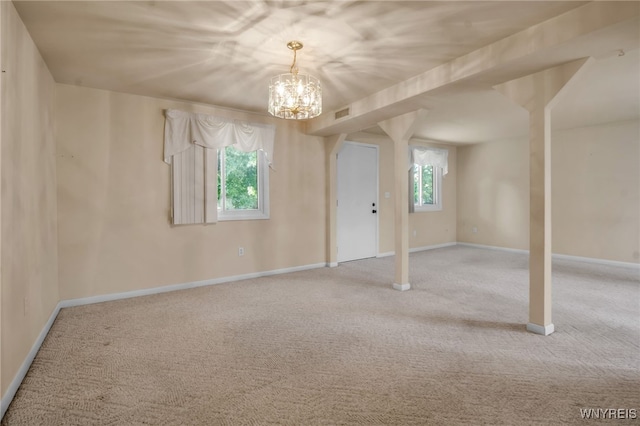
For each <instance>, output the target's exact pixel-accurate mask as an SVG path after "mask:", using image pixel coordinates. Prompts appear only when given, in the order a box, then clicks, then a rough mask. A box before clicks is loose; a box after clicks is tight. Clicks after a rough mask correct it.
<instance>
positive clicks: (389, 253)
mask: <svg viewBox="0 0 640 426" xmlns="http://www.w3.org/2000/svg"><path fill="white" fill-rule="evenodd" d="M457 244H458V243H456V242H455V241H454V242H451V243H442V244H433V245H430V246H421V247H414V248H410V249H409V253H416V252H419V251H426V250H434V249H439V248H444V247H451V246H455V245H457ZM395 254H396V252H395V251H386V252H384V253H378V254H377V255H376V257H377V258H380V257H389V256H395Z"/></svg>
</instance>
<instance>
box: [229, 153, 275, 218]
mask: <svg viewBox="0 0 640 426" xmlns="http://www.w3.org/2000/svg"><path fill="white" fill-rule="evenodd" d="M268 188H269V171H268V165H267V161H266V157H265V154H264V152H263V151H253V152H242V151H239V150H237V149H235V148H234V147H233V146H227V147H225V148H221V149H218V218H219V219H220V220H243V219H268V218H269V189H268Z"/></svg>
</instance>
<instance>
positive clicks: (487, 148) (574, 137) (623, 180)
mask: <svg viewBox="0 0 640 426" xmlns="http://www.w3.org/2000/svg"><path fill="white" fill-rule="evenodd" d="M551 143H552V163H551V164H552V170H551V175H552V205H551V208H552V226H553V236H552V245H553V252H554V253H560V254H567V255H572V256H583V257H591V258H598V259H606V260H613V261H620V262H636V263H637V262H639V260H640V259H639V250H640V249H639V247H638V246H639V241H640V211H639V210H640V171H639V164H640V122H639V121H626V122H619V123H610V124H606V125H599V126H591V127H585V128H577V129H571V130H563V131H555V132H553V134H552V142H551ZM458 173H459V176H458V181H459V183H458V241H460V242H469V243H476V244H486V245H492V246H500V247H510V248H517V249H525V250H527V249H528V248H529V247H528V241H529V238H528V232H529V230H528V227H529V195H528V194H529V187H528V186H529V153H528V140H527V139H526V138H519V139H514V140H504V141H496V142H491V143H485V144H478V145H473V146H467V147H464V148H460V149H459V150H458ZM473 227H477V233H475V234H474V233H473V232H472V228H473Z"/></svg>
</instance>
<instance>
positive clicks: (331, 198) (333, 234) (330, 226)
mask: <svg viewBox="0 0 640 426" xmlns="http://www.w3.org/2000/svg"><path fill="white" fill-rule="evenodd" d="M346 137H347V134H346V133H340V134H337V135H333V136H327V137H325V138H324V141H325V144H324V147H325V157H326V158H325V160H326V162H327V168H326V170H327V265H328V266H330V267H332V268H333V267H335V266H338V251H337V249H336V248H337V247H338V228H337V222H338V221H337V216H338V212H337V208H336V204H337V201H338V184H337V181H338V166H337V164H338V162H337V158H338V157H337V156H338V151H340V148H342V143H343V142H344V140H345V138H346Z"/></svg>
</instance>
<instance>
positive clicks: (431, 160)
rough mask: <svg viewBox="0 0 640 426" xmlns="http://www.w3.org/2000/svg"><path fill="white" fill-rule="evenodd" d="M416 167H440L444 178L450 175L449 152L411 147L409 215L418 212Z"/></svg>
mask: <svg viewBox="0 0 640 426" xmlns="http://www.w3.org/2000/svg"><path fill="white" fill-rule="evenodd" d="M415 165H418V166H422V167H424V166H433V167H440V168H441V169H442V175H443V176H444V175H446V174H447V173H449V151H448V150H446V149H438V148H427V147H424V146H410V147H409V213H415V210H416V206H415V196H416V195H415V185H414V179H415V177H414V174H415V171H414V167H415ZM434 172H435V170H434Z"/></svg>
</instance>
